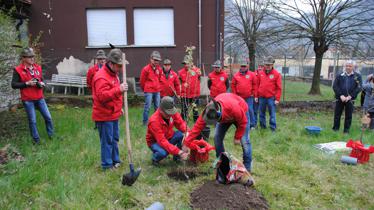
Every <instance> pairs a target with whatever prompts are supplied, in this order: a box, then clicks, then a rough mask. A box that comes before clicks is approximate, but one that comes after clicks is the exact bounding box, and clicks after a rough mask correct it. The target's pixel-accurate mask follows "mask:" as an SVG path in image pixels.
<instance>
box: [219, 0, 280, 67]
mask: <svg viewBox="0 0 374 210" xmlns="http://www.w3.org/2000/svg"><path fill="white" fill-rule="evenodd" d="M270 1H271V0H231V1H230V2H229V3H227V5H226V7H227V10H228V12H229V14H228V15H227V16H226V18H225V44H226V49H228V48H229V47H231V49H233V50H234V51H235V50H240V49H241V48H243V47H245V48H246V51H247V52H248V58H249V59H250V69H251V70H254V69H255V65H256V55H257V54H258V50H259V49H262V48H261V46H260V45H261V44H263V43H265V40H269V39H270V37H271V34H273V33H274V31H273V30H272V28H271V27H269V26H270V25H271V20H270V18H269V20H265V19H266V18H267V17H270V16H268V9H269V6H270ZM265 23H266V24H265Z"/></svg>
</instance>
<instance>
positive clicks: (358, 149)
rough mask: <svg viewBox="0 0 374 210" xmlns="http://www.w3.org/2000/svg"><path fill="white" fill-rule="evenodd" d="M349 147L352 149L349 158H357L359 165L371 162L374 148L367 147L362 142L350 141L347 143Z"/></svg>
mask: <svg viewBox="0 0 374 210" xmlns="http://www.w3.org/2000/svg"><path fill="white" fill-rule="evenodd" d="M347 147H350V148H352V151H351V154H349V156H350V157H354V158H357V162H358V163H367V162H368V161H369V160H370V154H371V153H374V146H369V147H365V145H363V144H362V142H361V141H353V140H352V139H350V140H349V141H348V142H347Z"/></svg>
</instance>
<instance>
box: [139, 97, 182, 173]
mask: <svg viewBox="0 0 374 210" xmlns="http://www.w3.org/2000/svg"><path fill="white" fill-rule="evenodd" d="M173 127H175V128H177V129H178V131H174V130H173ZM186 131H187V124H186V122H185V121H183V119H182V117H181V115H180V114H179V113H178V112H177V109H176V108H175V105H174V99H173V98H172V97H170V96H165V97H163V98H162V99H161V103H160V107H159V108H158V109H157V111H156V112H155V113H154V114H153V115H152V116H151V118H150V119H149V122H148V129H147V135H146V140H147V145H148V147H149V148H150V149H151V150H152V152H153V156H152V164H153V165H155V166H158V165H159V162H160V160H162V159H164V158H166V157H167V156H168V155H169V154H172V155H174V160H176V161H177V160H179V159H180V158H182V159H183V160H186V159H187V157H188V153H187V152H185V151H183V150H182V149H181V148H182V140H183V133H185V132H186Z"/></svg>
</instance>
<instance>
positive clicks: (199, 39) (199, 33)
mask: <svg viewBox="0 0 374 210" xmlns="http://www.w3.org/2000/svg"><path fill="white" fill-rule="evenodd" d="M198 27H199V63H198V65H199V67H200V68H201V63H202V62H201V48H202V46H201V0H199V25H198Z"/></svg>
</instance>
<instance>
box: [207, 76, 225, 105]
mask: <svg viewBox="0 0 374 210" xmlns="http://www.w3.org/2000/svg"><path fill="white" fill-rule="evenodd" d="M208 78H209V80H210V81H211V86H210V96H211V97H212V98H214V97H216V96H217V95H219V94H221V93H226V91H227V87H226V82H227V79H228V76H227V73H226V72H225V71H224V70H223V69H222V70H221V71H220V72H219V73H217V72H215V71H213V72H211V73H209V75H208Z"/></svg>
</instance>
